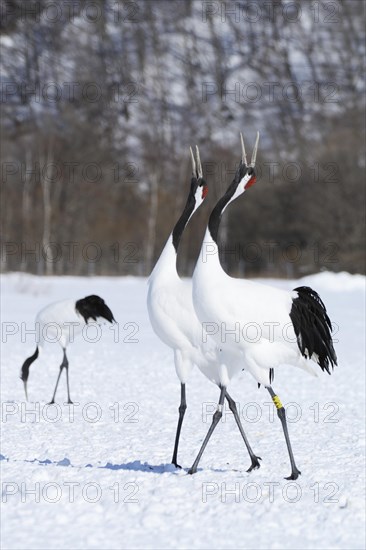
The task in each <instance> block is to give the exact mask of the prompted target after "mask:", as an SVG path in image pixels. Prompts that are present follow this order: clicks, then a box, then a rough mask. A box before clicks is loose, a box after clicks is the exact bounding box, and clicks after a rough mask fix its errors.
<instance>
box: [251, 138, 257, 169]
mask: <svg viewBox="0 0 366 550" xmlns="http://www.w3.org/2000/svg"><path fill="white" fill-rule="evenodd" d="M258 143H259V132H257V139H256V140H255V145H254V149H253V153H252V158H251V160H250V166H251V167H252V168H254V166H255V161H256V160H257V151H258Z"/></svg>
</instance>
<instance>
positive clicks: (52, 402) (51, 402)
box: [47, 399, 55, 405]
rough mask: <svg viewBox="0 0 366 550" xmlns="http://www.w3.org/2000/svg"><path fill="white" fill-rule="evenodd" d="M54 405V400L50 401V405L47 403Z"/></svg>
mask: <svg viewBox="0 0 366 550" xmlns="http://www.w3.org/2000/svg"><path fill="white" fill-rule="evenodd" d="M54 404H55V402H54V400H53V399H52V401H50V402H49V403H47V405H54Z"/></svg>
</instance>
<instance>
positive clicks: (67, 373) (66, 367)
mask: <svg viewBox="0 0 366 550" xmlns="http://www.w3.org/2000/svg"><path fill="white" fill-rule="evenodd" d="M64 361H65V369H66V386H67V402H68V404H69V405H72V401H71V397H70V384H69V361H68V359H67V357H66V350H65V349H64Z"/></svg>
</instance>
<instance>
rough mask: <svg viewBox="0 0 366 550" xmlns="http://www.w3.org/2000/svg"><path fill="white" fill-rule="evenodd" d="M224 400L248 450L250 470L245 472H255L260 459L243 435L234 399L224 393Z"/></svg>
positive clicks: (258, 466)
mask: <svg viewBox="0 0 366 550" xmlns="http://www.w3.org/2000/svg"><path fill="white" fill-rule="evenodd" d="M226 400H227V402H228V405H229V409H230V410H231V412H232V413H233V415H234V418H235V422H236V424H237V426H238V428H239V431H240V433H241V436H242V438H243V439H244V443H245V445H246V448H247V449H248V453H249V456H250V459H251V461H252V465H251V466H250V468H248V470H247V472H251V471H252V470H256V469H258V468H260V467H261V465H260V462H259V461H260V460H262V459H261V457H260V456H256V455H255V454H254V453H253V450H252V448H251V446H250V444H249V441H248V439H247V436H246V435H245V432H244V428H243V426H242V423H241V422H240V418H239V414H238V409H237V408H236V403H235V401H234V399H233V398H232V397H231V396H230V395H229V394H228V392H227V391H226Z"/></svg>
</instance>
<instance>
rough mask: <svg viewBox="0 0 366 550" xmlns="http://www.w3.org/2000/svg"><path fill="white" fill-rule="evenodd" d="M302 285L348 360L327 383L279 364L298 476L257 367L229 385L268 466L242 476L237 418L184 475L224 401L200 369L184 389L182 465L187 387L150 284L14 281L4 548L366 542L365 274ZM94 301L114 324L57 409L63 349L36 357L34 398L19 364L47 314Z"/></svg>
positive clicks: (8, 313)
mask: <svg viewBox="0 0 366 550" xmlns="http://www.w3.org/2000/svg"><path fill="white" fill-rule="evenodd" d="M268 282H269V283H270V284H273V285H278V286H281V287H283V288H288V289H290V288H293V287H294V286H298V285H299V281H275V280H272V281H268ZM300 284H308V285H310V286H312V287H313V288H315V289H316V290H317V291H318V292H319V293H320V295H321V297H322V298H323V300H324V302H325V303H326V306H327V309H328V312H329V315H330V317H331V319H332V320H333V321H334V324H335V326H336V327H337V329H336V334H335V339H336V340H338V342H337V343H336V345H335V347H336V351H337V354H338V358H339V366H338V367H337V368H336V369H335V372H334V374H333V375H332V376H328V375H327V374H323V373H322V372H321V371H320V369H319V377H318V378H313V377H311V376H309V375H308V374H306V373H304V372H302V371H300V370H297V369H291V368H287V367H283V369H282V370H278V371H277V372H276V375H275V381H274V384H273V387H274V388H275V390H276V391H277V392H278V394H279V395H280V397H281V399H282V402H283V403H284V404H288V417H289V422H290V424H289V430H290V437H291V440H292V444H293V449H294V454H295V457H296V460H297V464H298V467H299V468H300V470H301V471H302V475H301V476H300V478H299V479H298V480H296V481H287V480H285V479H284V477H285V476H287V475H289V474H290V465H289V460H288V455H287V450H286V446H285V441H284V437H283V433H282V430H281V425H280V423H279V421H278V419H277V417H276V414H275V413H274V410H273V406H272V405H271V404H270V399H269V395H268V393H267V392H266V391H265V390H264V389H263V388H261V389H257V385H256V383H255V381H254V379H252V378H251V377H250V376H249V375H248V374H245V373H242V375H241V376H240V378H238V379H237V380H235V382H234V383H233V384H232V387H231V392H230V393H231V394H232V395H233V397H235V399H236V400H237V402H238V404H239V406H240V413H241V417H242V421H243V424H244V428H245V429H246V431H247V433H248V437H249V440H250V442H251V444H252V447H253V449H254V451H255V453H256V454H258V455H259V456H261V457H262V466H261V468H260V470H257V471H254V472H251V473H250V474H248V473H246V469H247V468H248V467H249V464H250V461H249V457H248V456H247V452H246V449H245V447H244V445H243V442H242V440H241V438H240V434H239V432H238V430H237V427H236V425H235V422H234V419H233V418H232V415H231V414H230V413H229V412H227V411H225V414H224V421H223V422H221V423H220V425H219V426H218V428H217V430H216V432H215V433H214V435H213V437H212V439H211V441H210V443H209V445H208V447H207V449H206V452H205V454H204V456H203V459H202V461H201V463H200V468H199V471H198V473H197V474H196V475H194V476H189V475H186V472H187V469H188V467H189V466H191V464H192V462H193V460H194V458H195V455H196V453H197V451H198V449H199V447H200V444H201V442H202V440H203V437H204V435H205V434H206V431H207V429H208V427H209V423H210V419H211V414H212V411H213V409H214V403H216V401H217V399H218V390H217V388H216V387H215V386H213V385H212V384H211V383H210V382H209V381H208V380H206V379H205V378H204V377H203V375H202V374H201V373H200V372H198V371H195V372H193V374H192V377H191V379H190V382H189V384H188V387H187V401H188V409H187V413H186V418H185V422H184V425H183V431H182V438H181V447H180V453H179V462H180V464H181V465H182V466H183V469H181V470H177V469H175V468H174V467H172V466H171V465H170V460H171V454H172V449H173V442H174V441H173V440H174V435H175V428H176V422H177V408H178V405H179V395H180V388H179V383H178V379H177V378H176V375H175V371H174V366H173V361H172V353H171V351H170V350H169V349H168V348H166V347H165V346H164V345H163V344H162V343H161V342H160V341H159V340H158V338H157V337H156V336H155V334H154V333H153V331H152V329H151V327H150V324H149V320H148V316H147V311H146V290H147V287H146V280H144V279H137V278H73V277H62V278H56V277H54V278H39V277H34V276H29V275H20V274H8V275H4V276H2V304H1V305H2V354H1V382H2V384H1V398H2V418H1V428H2V430H1V431H2V450H1V453H2V455H1V459H2V460H1V470H2V530H1V538H2V540H1V545H2V548H3V549H4V550H5V549H43V548H47V549H49V548H60V549H64V548H71V549H89V548H90V549H94V548H101V549H119V548H123V549H127V548H128V549H130V548H143V549H145V548H193V549H201V548H205V549H206V548H207V549H208V548H215V549H216V548H217V549H219V548H223V549H224V548H225V549H233V548H246V549H254V548H263V549H267V548H268V549H272V548H273V549H275V548H289V549H290V548H291V549H305V548H317V549H318V548H319V549H325V548H327V549H328V548H347V549H352V550H353V549H361V548H364V545H365V539H364V519H365V509H364V502H365V501H364V498H365V496H364V485H365V483H364V482H365V479H364V466H365V462H364V428H365V419H364V392H365V380H364V377H365V353H364V352H365V319H364V306H365V296H364V290H365V278H364V277H361V276H357V275H354V276H352V275H348V274H345V273H340V274H329V273H322V274H319V275H314V276H312V277H307V278H306V279H302V280H301V283H300ZM87 294H99V295H100V296H102V297H103V298H104V299H105V300H106V302H107V304H108V305H109V306H110V307H111V309H112V311H113V313H114V315H115V317H116V319H117V321H118V322H119V325H118V330H112V329H111V328H110V326H109V325H108V324H106V325H105V326H103V329H102V333H101V334H98V331H97V330H96V329H95V328H94V329H92V328H90V329H89V331H88V333H87V334H85V335H84V336H85V337H84V338H82V337H79V338H78V339H77V340H75V343H74V344H73V345H72V346H70V348H69V353H68V355H69V361H70V381H71V397H72V399H73V400H74V406H68V405H65V404H64V402H65V401H66V382H65V378H64V375H63V378H62V380H61V383H60V387H59V390H58V395H57V398H56V401H57V403H58V405H53V406H47V402H48V401H49V400H50V398H51V395H52V391H53V388H54V384H55V381H56V377H57V374H58V366H59V365H60V363H61V359H62V352H61V348H60V347H59V346H58V345H57V344H53V345H51V344H49V345H48V346H47V347H46V349H45V352H44V353H43V354H42V355H41V357H40V358H39V359H38V361H37V362H36V363H35V364H34V365H32V367H31V370H30V378H29V382H28V392H29V398H30V402H29V403H26V402H25V400H24V392H23V384H22V382H21V380H20V379H19V369H20V367H21V364H22V363H23V361H24V359H25V358H26V357H28V356H29V355H31V353H33V351H34V348H35V345H34V335H32V334H26V331H27V330H29V329H32V328H33V329H34V317H35V314H36V313H37V312H38V311H39V309H41V307H43V306H44V305H46V304H48V303H50V302H52V301H54V300H58V299H63V298H66V297H70V296H73V297H75V298H81V297H84V296H86V295H87ZM22 323H23V324H22ZM87 340H89V341H87ZM92 340H97V341H95V342H92Z"/></svg>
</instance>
